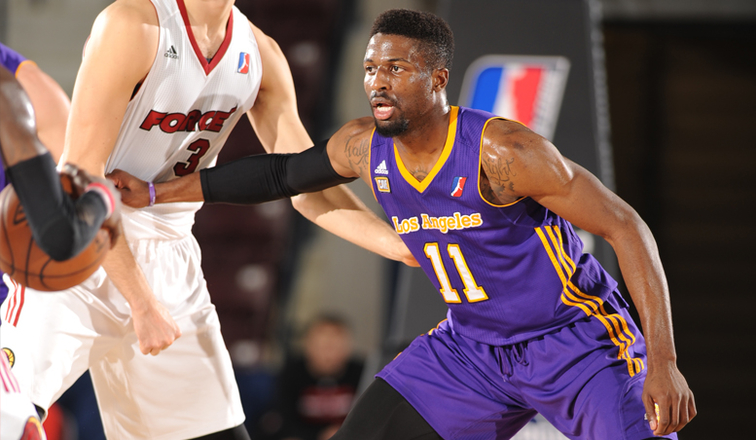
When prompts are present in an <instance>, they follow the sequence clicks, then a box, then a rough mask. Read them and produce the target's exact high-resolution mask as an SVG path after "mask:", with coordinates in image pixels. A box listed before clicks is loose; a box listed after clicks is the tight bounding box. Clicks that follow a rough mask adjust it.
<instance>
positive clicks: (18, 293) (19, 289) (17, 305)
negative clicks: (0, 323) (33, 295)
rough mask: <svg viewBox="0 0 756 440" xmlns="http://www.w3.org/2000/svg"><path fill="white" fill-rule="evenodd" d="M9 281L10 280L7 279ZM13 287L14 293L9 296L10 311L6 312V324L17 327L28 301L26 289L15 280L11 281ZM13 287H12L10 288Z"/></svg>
mask: <svg viewBox="0 0 756 440" xmlns="http://www.w3.org/2000/svg"><path fill="white" fill-rule="evenodd" d="M7 279H10V277H9V278H7ZM10 280H11V283H13V286H12V288H11V289H9V290H11V291H12V292H13V293H12V294H9V295H8V298H7V301H8V309H7V310H6V312H5V322H7V323H8V324H10V325H12V326H13V327H15V326H16V325H17V324H18V318H19V316H21V309H23V308H24V300H25V299H26V287H25V286H23V285H21V284H18V283H17V282H16V281H14V280H13V279H10ZM8 287H11V286H8Z"/></svg>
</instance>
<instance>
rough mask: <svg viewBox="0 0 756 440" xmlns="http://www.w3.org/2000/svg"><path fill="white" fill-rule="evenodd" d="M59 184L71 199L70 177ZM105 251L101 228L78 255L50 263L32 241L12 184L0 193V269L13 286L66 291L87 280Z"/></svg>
mask: <svg viewBox="0 0 756 440" xmlns="http://www.w3.org/2000/svg"><path fill="white" fill-rule="evenodd" d="M61 183H62V184H63V189H64V190H65V191H66V192H67V193H68V194H72V195H73V196H74V197H75V195H74V194H73V193H74V190H73V185H72V183H71V178H70V177H69V176H67V175H61ZM108 249H110V234H109V233H108V231H107V230H106V229H103V228H101V229H100V230H99V231H97V235H96V236H95V238H94V240H92V243H90V244H89V246H87V247H86V248H84V250H83V251H81V253H79V254H78V255H76V256H75V257H73V258H70V259H68V260H65V261H55V260H53V259H52V258H50V256H48V255H47V254H46V253H44V252H43V251H42V249H40V248H39V247H38V246H37V244H36V243H35V242H34V238H33V237H32V232H31V228H30V227H29V223H28V222H27V221H26V215H25V214H24V210H23V207H22V206H21V204H20V203H19V200H18V197H17V196H16V191H15V190H14V189H13V185H8V186H6V187H5V189H3V191H2V192H0V270H2V271H3V272H5V273H7V274H8V276H10V277H11V278H12V279H13V280H14V281H16V282H17V283H20V284H22V285H24V286H26V287H29V288H32V289H35V290H43V291H55V290H64V289H68V288H69V287H73V286H75V285H77V284H80V283H81V282H83V281H84V280H86V279H87V278H89V276H90V275H92V273H94V271H95V270H97V268H98V267H100V264H101V263H102V260H104V259H105V255H107V252H108Z"/></svg>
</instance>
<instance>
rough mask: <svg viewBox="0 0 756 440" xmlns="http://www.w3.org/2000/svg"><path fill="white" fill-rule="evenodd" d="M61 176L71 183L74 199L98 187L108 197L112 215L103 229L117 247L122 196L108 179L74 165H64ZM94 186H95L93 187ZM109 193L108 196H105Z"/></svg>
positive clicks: (104, 223) (107, 202) (103, 195)
mask: <svg viewBox="0 0 756 440" xmlns="http://www.w3.org/2000/svg"><path fill="white" fill-rule="evenodd" d="M61 175H63V176H66V177H68V178H69V179H70V180H69V181H70V182H71V187H72V195H73V197H74V198H79V197H81V195H82V194H84V193H85V192H87V191H89V190H92V189H93V186H95V187H97V188H95V189H97V190H98V191H99V194H100V195H101V196H102V197H108V195H109V197H108V201H106V204H109V205H112V206H110V215H108V217H107V218H106V219H105V220H104V221H103V222H102V227H103V228H105V229H107V231H108V233H109V234H110V247H111V248H112V247H113V245H115V242H116V241H118V237H120V235H121V195H120V193H119V192H118V191H116V188H115V186H114V185H113V183H111V182H110V181H109V180H108V179H105V178H103V177H99V176H95V175H93V174H90V173H89V172H87V171H86V170H84V169H82V168H79V167H78V166H76V165H74V164H72V163H66V164H64V165H63V169H62V170H61ZM93 184H94V185H93ZM105 193H107V194H105Z"/></svg>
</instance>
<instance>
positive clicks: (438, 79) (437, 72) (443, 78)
mask: <svg viewBox="0 0 756 440" xmlns="http://www.w3.org/2000/svg"><path fill="white" fill-rule="evenodd" d="M448 84H449V69H447V68H445V67H439V68H437V69H434V70H433V90H434V91H436V92H440V91H441V90H443V89H445V88H446V86H447V85H448Z"/></svg>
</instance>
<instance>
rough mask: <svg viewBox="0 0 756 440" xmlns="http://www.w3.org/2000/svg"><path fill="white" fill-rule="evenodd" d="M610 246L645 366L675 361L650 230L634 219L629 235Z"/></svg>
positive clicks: (658, 261) (662, 280)
mask: <svg viewBox="0 0 756 440" xmlns="http://www.w3.org/2000/svg"><path fill="white" fill-rule="evenodd" d="M612 245H613V246H614V250H615V252H616V254H617V258H618V261H619V265H620V270H621V271H622V275H623V277H624V280H625V284H626V285H627V289H628V291H629V292H630V296H631V297H632V299H633V303H634V304H635V307H636V308H637V310H638V314H639V316H640V320H641V326H642V327H643V332H644V335H645V338H646V346H647V352H648V360H649V363H650V364H653V363H654V362H660V363H661V362H675V361H676V359H677V354H676V351H675V344H674V336H673V330H672V312H671V307H670V301H669V288H668V286H667V281H666V276H665V274H664V268H663V266H662V263H661V259H660V257H659V252H658V249H657V246H656V242H655V240H654V238H653V236H652V234H651V231H650V230H649V229H648V227H647V226H646V225H645V223H643V222H642V221H641V220H638V222H637V223H636V227H635V228H634V231H633V232H628V233H627V234H626V237H623V238H621V239H618V240H616V241H613V242H612Z"/></svg>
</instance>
